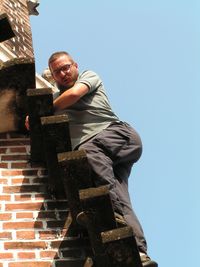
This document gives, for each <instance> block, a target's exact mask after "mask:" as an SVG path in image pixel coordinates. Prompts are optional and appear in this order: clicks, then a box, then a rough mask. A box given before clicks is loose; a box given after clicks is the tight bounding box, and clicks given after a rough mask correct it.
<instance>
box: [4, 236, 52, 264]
mask: <svg viewBox="0 0 200 267" xmlns="http://www.w3.org/2000/svg"><path fill="white" fill-rule="evenodd" d="M46 248H47V244H46V243H45V242H44V241H35V242H34V241H32V242H31V241H30V242H28V241H25V242H4V249H46ZM30 266H31V265H30Z"/></svg>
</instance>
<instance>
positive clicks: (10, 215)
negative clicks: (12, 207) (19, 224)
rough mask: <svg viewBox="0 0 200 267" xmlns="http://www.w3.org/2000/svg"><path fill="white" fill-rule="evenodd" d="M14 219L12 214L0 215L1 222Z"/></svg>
mask: <svg viewBox="0 0 200 267" xmlns="http://www.w3.org/2000/svg"><path fill="white" fill-rule="evenodd" d="M11 218H12V214H11V213H0V221H8V220H10V219H11Z"/></svg>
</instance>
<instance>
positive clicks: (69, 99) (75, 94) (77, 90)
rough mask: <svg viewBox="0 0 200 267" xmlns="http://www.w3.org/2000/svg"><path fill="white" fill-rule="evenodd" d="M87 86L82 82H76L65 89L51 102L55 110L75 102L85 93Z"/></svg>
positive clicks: (87, 89)
mask: <svg viewBox="0 0 200 267" xmlns="http://www.w3.org/2000/svg"><path fill="white" fill-rule="evenodd" d="M88 91H89V87H88V86H87V85H86V84H84V83H76V84H75V85H74V86H73V87H71V88H70V89H68V90H66V91H65V92H64V93H62V94H61V95H60V96H59V97H58V98H56V99H55V100H54V102H53V104H54V109H55V110H62V109H65V108H68V107H70V106H71V105H73V104H75V103H76V102H77V101H78V100H79V99H80V98H81V97H82V96H84V95H85V94H87V92H88Z"/></svg>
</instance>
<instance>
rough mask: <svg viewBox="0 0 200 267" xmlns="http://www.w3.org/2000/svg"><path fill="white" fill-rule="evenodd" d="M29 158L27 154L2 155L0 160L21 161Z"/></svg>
mask: <svg viewBox="0 0 200 267" xmlns="http://www.w3.org/2000/svg"><path fill="white" fill-rule="evenodd" d="M29 158H30V156H29V155H20V154H18V155H2V156H1V160H2V161H19V160H20V161H22V160H26V161H27V160H28V159H29Z"/></svg>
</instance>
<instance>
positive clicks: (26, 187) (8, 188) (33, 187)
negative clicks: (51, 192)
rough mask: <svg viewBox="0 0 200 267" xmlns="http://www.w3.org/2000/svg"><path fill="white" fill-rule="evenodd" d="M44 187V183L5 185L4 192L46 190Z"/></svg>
mask: <svg viewBox="0 0 200 267" xmlns="http://www.w3.org/2000/svg"><path fill="white" fill-rule="evenodd" d="M44 188H45V186H44V185H43V186H41V185H23V186H4V187H3V193H29V192H31V193H33V192H38V191H40V190H44Z"/></svg>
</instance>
